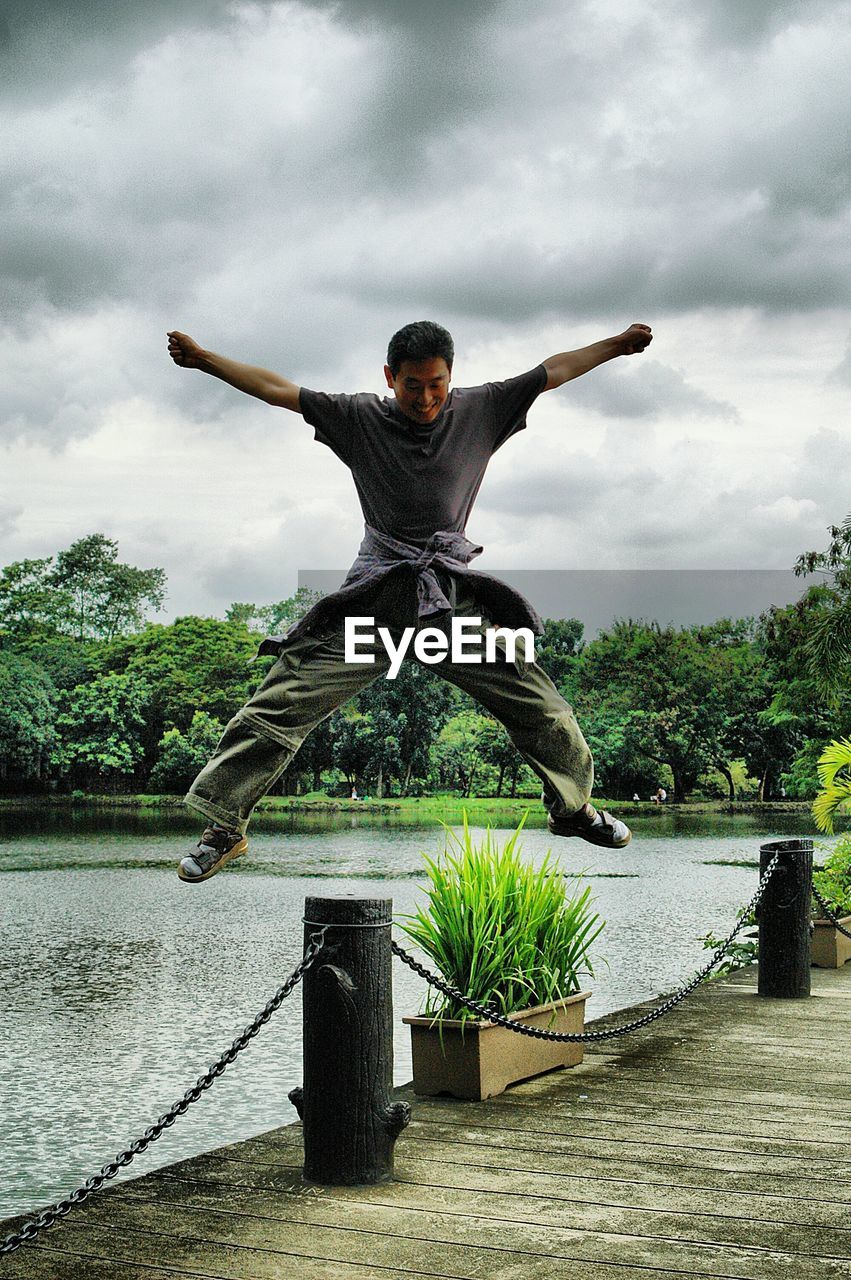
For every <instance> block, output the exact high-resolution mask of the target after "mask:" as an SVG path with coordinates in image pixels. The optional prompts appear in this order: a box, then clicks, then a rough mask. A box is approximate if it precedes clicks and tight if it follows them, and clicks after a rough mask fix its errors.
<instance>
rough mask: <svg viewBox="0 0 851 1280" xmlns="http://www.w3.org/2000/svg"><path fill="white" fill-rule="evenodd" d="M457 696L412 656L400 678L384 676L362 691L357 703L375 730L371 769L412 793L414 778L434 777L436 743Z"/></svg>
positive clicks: (401, 789)
mask: <svg viewBox="0 0 851 1280" xmlns="http://www.w3.org/2000/svg"><path fill="white" fill-rule="evenodd" d="M457 701H458V698H457V694H456V691H455V690H454V688H453V687H452V686H451V685H450V684H448V683H447V681H445V680H442V679H441V678H440V677H439V676H438V675H436V674H435V673H434V672H432V671H428V670H427V669H426V668H425V667H423V666H421V665H420V664H419V663H418V662H410V661H409V662H403V663H402V666H401V668H400V670H399V674H398V675H397V677H396V679H395V680H385V679H378V680H375V681H374V682H373V683H372V684H371V685H368V686H367V688H366V689H362V690H361V692H360V693H359V694H358V696H357V700H356V703H355V705H356V706H357V709H358V710H359V711H362V712H363V713H364V714H366V715H369V716H370V718H371V722H372V724H373V726H374V729H375V734H376V742H375V747H374V753H373V760H372V762H371V773H372V776H373V777H375V778H376V779H378V778H379V777H380V779H381V784H382V787H383V786H384V785H385V784H386V783H387V781H388V780H389V779H391V778H395V779H396V781H397V784H398V787H399V791H400V792H401V794H402V795H407V794H408V793H409V791H410V790H411V784H412V781H413V780H414V779H425V778H426V777H427V776H428V771H429V760H430V751H431V746H432V743H433V742H434V741H435V739H436V737H437V734H438V733H439V732H440V729H441V727H442V725H443V724H444V723H445V721H446V719H447V717H448V716H449V714H450V713H451V711H452V709H453V708H454V707H455V706H456V705H457Z"/></svg>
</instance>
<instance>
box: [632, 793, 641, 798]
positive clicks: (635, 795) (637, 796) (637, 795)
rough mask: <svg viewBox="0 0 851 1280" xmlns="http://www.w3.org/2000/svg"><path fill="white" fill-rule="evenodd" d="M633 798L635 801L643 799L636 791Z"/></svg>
mask: <svg viewBox="0 0 851 1280" xmlns="http://www.w3.org/2000/svg"><path fill="white" fill-rule="evenodd" d="M632 798H633V800H640V799H641V796H640V795H639V794H638V792H637V791H634V792H633V793H632Z"/></svg>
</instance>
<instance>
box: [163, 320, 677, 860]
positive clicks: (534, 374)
mask: <svg viewBox="0 0 851 1280" xmlns="http://www.w3.org/2000/svg"><path fill="white" fill-rule="evenodd" d="M168 339H169V342H168V350H169V355H170V356H171V358H172V360H174V362H175V364H177V365H180V366H181V368H184V369H200V370H201V371H202V372H204V373H209V374H212V375H213V376H214V377H217V378H221V379H222V380H223V381H224V382H227V383H229V384H230V385H231V386H232V387H236V389H237V390H238V391H244V392H245V393H246V394H247V395H250V396H256V397H257V398H258V399H259V400H265V401H266V403H267V404H270V405H274V406H276V407H278V408H282V409H290V410H291V411H292V412H293V413H299V414H301V415H302V417H303V418H304V419H305V421H306V422H307V423H308V424H309V425H310V426H312V427H313V429H314V433H315V438H316V439H317V440H319V441H320V442H321V443H322V444H325V445H327V446H328V447H329V448H330V449H331V450H333V452H334V453H336V455H337V456H338V458H340V459H341V460H342V461H343V462H344V463H345V464H346V466H348V467H349V469H350V470H351V472H352V477H353V479H354V482H355V486H356V488H357V492H358V497H359V499H360V504H361V508H362V510H363V515H364V521H365V531H364V539H363V542H362V543H361V547H360V551H359V552H358V556H357V559H356V560H355V562H354V564H353V565H352V567H351V569H350V570H349V573H348V575H347V577H346V579H345V581H344V582H343V584H342V586H341V588H340V590H339V591H337V592H335V593H334V594H333V595H330V596H327V597H325V598H324V599H322V600H320V601H319V603H318V604H316V605H314V607H313V608H312V609H311V610H310V611H309V612H308V613H307V614H306V615H305V616H304V617H303V618H301V619H300V620H299V622H297V623H296V624H295V625H294V626H292V627H290V629H289V631H288V632H287V634H286V635H285V636H274V637H271V638H270V639H268V640H265V641H264V642H263V645H262V646H261V652H263V653H275V654H276V655H277V658H278V661H277V662H276V663H275V665H274V667H272V669H271V671H270V672H269V674H268V675H267V676H266V679H265V680H264V681H263V683H262V684H261V685H260V687H259V688H258V689H257V691H256V693H254V694H253V695H252V697H251V698H250V699H249V700H248V702H247V703H246V704H245V706H244V707H243V708H242V710H241V711H239V712H237V714H236V715H235V716H234V718H233V719H232V720H231V721H230V723H229V724H228V725H227V727H226V729H225V731H224V733H223V734H222V737H221V739H220V741H219V743H218V745H217V747H216V750H215V752H214V754H213V756H212V757H211V759H210V761H209V763H208V764H207V765H205V767H204V768H203V769H202V771H201V773H200V774H199V775H198V777H197V778H196V779H195V781H194V782H193V784H192V786H191V788H190V790H189V794H188V795H187V797H186V802H187V804H188V805H189V806H190V807H192V808H194V809H195V810H197V811H198V812H200V813H201V814H203V815H204V817H205V818H206V819H207V823H208V825H207V827H206V828H205V830H204V832H203V834H202V836H201V839H200V841H199V843H198V846H197V848H196V850H195V852H194V853H193V854H192V855H191V856H189V857H186V858H183V860H182V861H181V863H180V866H179V868H178V875H179V876H180V878H181V879H182V880H185V881H187V882H189V883H200V882H201V881H203V880H208V879H209V878H210V876H213V875H215V874H216V872H217V871H219V870H221V868H222V867H223V866H225V865H226V863H228V862H230V861H232V860H233V859H234V858H237V857H239V856H240V855H241V854H243V853H245V851H246V849H247V847H248V844H247V840H246V837H245V832H246V828H247V826H248V821H249V818H250V816H251V811H252V809H253V808H254V806H255V804H256V803H257V801H258V800H259V799H260V798H261V797H262V796H264V795H265V794H266V793H267V792H268V791H269V789H270V788H271V787H272V785H273V783H274V782H275V780H276V779H277V778H278V777H280V775H281V774H282V773H283V771H284V769H285V768H286V767H287V765H288V764H289V763H290V761H291V760H292V758H293V756H294V755H295V753H296V751H298V749H299V747H300V746H301V744H302V742H303V741H304V739H305V738H306V737H307V735H308V733H309V732H310V731H311V729H313V728H315V727H316V725H318V724H319V723H320V721H322V720H324V719H325V717H326V716H328V715H330V714H331V712H332V711H334V710H336V708H337V707H339V706H340V705H341V704H342V703H343V702H346V701H347V700H348V699H349V698H351V697H353V696H354V695H355V694H356V693H357V692H358V690H360V689H362V688H364V687H365V686H366V685H368V684H370V683H371V682H372V681H373V680H375V679H376V678H378V677H379V676H381V675H384V674H386V672H387V671H388V668H389V666H390V658H389V656H388V653H387V652H386V650H382V649H380V648H379V647H375V649H374V651H373V652H372V653H371V654H369V652H368V651H367V655H366V661H364V659H363V657H362V658H361V661H359V662H352V661H346V650H345V642H344V632H345V619H346V617H347V616H352V615H357V616H358V617H361V618H363V617H370V618H374V619H375V623H376V626H378V627H382V626H383V627H384V628H386V633H387V634H389V635H390V636H392V637H393V639H394V643H395V644H396V645H397V646H398V643H399V641H400V638H401V636H402V633H403V632H404V631H405V629H406V628H410V627H415V628H418V629H421V628H423V627H424V626H426V625H431V626H432V627H433V626H434V624H435V622H437V623H438V624H441V625H442V626H446V625H447V623H448V621H449V620H450V619H452V618H459V619H461V618H466V619H470V620H472V619H476V622H475V623H473V622H472V621H470V622H469V623H468V624H467V625H468V626H469V627H474V628H479V627H481V629H482V631H485V630H487V629H488V628H491V627H494V626H499V627H517V626H526V627H531V629H532V630H533V631H535V632H536V633H537V634H539V635H540V634H541V632H542V631H543V626H542V623H541V620H540V618H539V617H538V615H537V613H536V612H535V610H534V609H533V608H532V606H531V605H530V604H529V603H528V601H526V600H524V599H523V597H522V596H521V595H519V594H518V593H517V592H516V591H514V590H513V588H511V587H509V586H507V585H506V584H505V583H503V582H500V581H499V580H498V579H497V578H493V577H491V576H490V575H488V574H484V573H477V572H475V571H474V570H471V569H470V568H469V567H468V565H469V562H470V560H472V559H473V557H474V556H477V555H479V553H480V552H481V550H482V548H481V547H478V546H476V545H475V544H474V543H472V542H469V541H468V540H467V538H466V537H465V530H466V527H467V520H468V518H469V516H470V512H471V510H472V507H473V503H474V501H475V499H476V495H477V493H478V491H479V486H480V485H481V483H482V479H483V477H484V474H485V470H486V468H487V465H488V462H489V461H490V458H491V456H492V455H493V454H494V453H495V452H496V450H497V449H499V448H500V446H501V445H503V444H504V443H505V441H506V440H508V438H509V437H510V436H513V435H514V434H515V433H516V432H518V431H521V430H522V429H523V428H524V427H525V426H526V414H527V412H528V410H529V408H530V407H531V405H532V404H533V402H534V401H535V400H536V399H537V397H538V396H539V395H540V394H541V392H543V391H552V390H554V389H555V388H556V387H560V386H562V384H563V383H565V382H570V381H571V379H573V378H578V377H579V376H580V375H581V374H583V373H587V372H588V371H589V370H590V369H594V368H596V366H597V365H599V364H603V363H604V362H605V361H606V360H611V359H613V358H614V357H615V356H621V355H631V354H633V353H635V352H640V351H643V350H644V348H645V347H646V346H647V345H648V343H649V342H650V341H651V340H652V334H651V331H650V329H649V327H648V326H647V325H644V324H633V325H630V327H629V328H628V329H626V330H625V331H624V332H623V333H621V334H618V336H617V337H614V338H606V339H604V340H603V341H602V342H595V343H593V344H592V345H591V346H590V347H582V348H581V349H580V350H577V351H564V352H562V353H561V354H560V355H555V356H550V357H549V358H548V359H547V360H544V361H543V363H542V364H539V365H537V366H536V367H535V368H534V369H531V370H530V371H529V372H528V373H523V374H520V375H519V377H516V378H509V379H508V380H507V381H505V382H488V383H485V384H484V385H483V386H480V387H456V388H453V389H451V390H450V385H449V384H450V379H451V377H452V363H453V359H454V346H453V343H452V338H451V336H450V334H449V333H447V331H446V330H445V329H443V328H441V326H440V325H437V324H433V323H432V322H431V321H419V322H417V323H415V324H409V325H406V326H405V327H404V328H403V329H400V330H399V332H398V333H396V334H394V336H393V337H392V338H391V340H390V346H389V348H388V351H387V364H386V365H385V366H384V376H385V379H386V381H387V386H388V387H389V388H390V390H391V391H392V392H393V393H394V394H393V398H390V397H387V396H385V397H384V398H383V399H380V398H379V397H378V396H376V395H371V394H366V393H361V394H358V395H326V394H324V393H322V392H319V391H309V390H308V389H307V388H306V387H298V386H296V384H295V383H294V382H290V381H289V380H288V379H287V378H283V377H281V376H280V374H277V373H271V372H270V371H269V370H268V369H259V368H256V367H255V366H253V365H246V364H240V363H238V362H237V361H235V360H228V359H226V358H225V357H224V356H219V355H215V354H214V353H213V352H211V351H206V350H204V349H203V348H202V347H200V346H199V345H198V343H197V342H195V341H194V340H193V339H192V338H190V337H188V336H187V335H186V334H185V333H178V332H176V331H175V332H172V333H169V335H168ZM438 670H439V671H440V674H441V675H442V676H444V677H445V679H447V680H450V681H451V682H452V683H453V684H455V685H457V686H458V688H459V689H462V690H464V691H465V692H466V693H469V694H471V695H472V696H473V697H474V698H475V699H476V700H477V701H478V702H480V703H481V704H482V705H483V706H484V707H485V709H486V710H487V711H489V712H490V713H491V715H493V716H495V717H496V719H498V720H499V721H500V722H501V723H502V724H503V725H504V726H505V728H506V730H507V731H508V734H509V736H510V738H511V740H512V742H513V743H514V745H515V746H516V748H517V750H518V751H519V752H520V754H521V756H522V757H523V759H524V760H526V762H527V763H528V764H529V765H530V766H531V767H532V769H534V771H535V773H537V774H538V776H539V777H540V778H541V779H542V781H543V784H544V787H543V802H544V805H545V806H546V808H547V811H548V826H549V829H550V831H551V832H552V833H553V834H554V835H561V836H578V837H580V838H581V839H583V840H588V841H590V842H591V843H592V844H597V845H602V846H604V847H605V848H609V849H621V848H623V846H624V845H626V844H627V843H628V842H629V840H630V831H629V828H628V827H627V826H626V824H625V823H623V822H621V821H620V820H619V819H617V818H613V817H612V815H611V814H610V813H607V812H605V811H600V812H598V811H597V810H596V809H595V808H594V807H593V805H591V804H590V803H589V796H590V794H591V787H592V782H593V776H594V766H593V761H592V759H591V753H590V751H589V750H588V746H587V743H586V742H585V739H584V738H583V736H582V734H581V732H580V730H579V726H578V725H577V723H576V720H575V718H574V715H573V711H572V710H571V708H570V707H569V706H568V704H567V703H566V702H565V700H564V698H562V696H561V695H560V694H559V692H558V690H557V689H556V688H555V686H554V685H553V683H552V681H551V680H550V679H549V677H548V676H547V675H545V673H544V672H543V671H542V670H541V668H540V667H538V666H537V665H536V664H535V663H534V662H524V661H522V660H521V659H520V658H519V657H517V656H515V655H511V656H509V654H508V652H507V651H506V650H505V647H504V646H503V647H502V649H501V651H500V652H498V653H497V654H496V655H495V657H493V660H487V661H471V660H470V659H468V660H467V661H466V662H465V661H456V660H454V658H452V657H450V656H449V655H448V654H447V656H446V657H445V659H444V660H443V661H442V662H441V663H440V665H439V667H438Z"/></svg>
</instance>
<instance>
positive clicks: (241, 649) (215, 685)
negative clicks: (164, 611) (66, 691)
mask: <svg viewBox="0 0 851 1280" xmlns="http://www.w3.org/2000/svg"><path fill="white" fill-rule="evenodd" d="M256 653H257V637H256V636H254V635H252V634H251V632H250V631H249V630H248V628H247V627H246V626H245V624H244V623H227V622H223V621H222V620H221V618H197V617H193V616H189V617H185V618H178V619H177V620H176V621H175V622H173V623H172V624H171V625H170V626H164V625H163V624H161V623H149V624H148V626H147V627H145V629H144V630H143V631H139V632H136V633H135V634H134V635H129V636H120V637H119V638H118V639H116V640H114V641H113V642H112V643H111V644H109V645H105V646H103V647H102V649H101V652H100V655H99V669H100V671H102V672H108V671H114V672H126V673H127V674H128V675H132V676H134V677H138V678H141V679H142V680H144V681H145V683H146V684H147V685H148V686H149V688H150V690H151V697H150V700H149V702H148V704H147V707H146V712H145V715H146V726H145V732H144V746H145V758H146V760H147V762H148V765H149V767H152V766H153V765H154V763H155V762H156V760H157V757H158V755H159V743H160V739H161V738H162V736H163V734H164V733H165V732H166V730H168V729H179V730H180V731H181V733H183V734H184V735H185V734H187V733H188V732H189V727H190V725H191V724H192V717H193V716H194V714H195V712H196V711H204V712H206V713H207V714H208V715H209V716H212V717H213V718H214V719H216V720H219V721H221V722H222V723H225V722H227V721H228V720H230V718H231V716H233V715H234V714H235V713H236V712H237V711H238V710H239V708H240V707H241V706H242V704H243V703H244V702H245V701H246V700H247V698H248V697H249V696H250V695H251V693H252V692H253V691H254V689H255V687H256V686H257V684H258V683H259V682H260V680H261V679H262V678H263V676H264V674H265V673H266V671H268V669H269V667H270V665H271V660H270V659H267V658H264V659H261V660H259V661H257V662H254V661H253V659H254V657H255V655H256Z"/></svg>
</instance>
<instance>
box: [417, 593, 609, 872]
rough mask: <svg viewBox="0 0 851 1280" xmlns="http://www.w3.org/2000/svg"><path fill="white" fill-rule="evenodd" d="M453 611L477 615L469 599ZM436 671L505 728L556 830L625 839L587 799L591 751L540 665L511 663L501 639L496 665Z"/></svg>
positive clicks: (599, 840)
mask: <svg viewBox="0 0 851 1280" xmlns="http://www.w3.org/2000/svg"><path fill="white" fill-rule="evenodd" d="M455 612H456V616H462V615H465V616H477V614H476V606H475V605H474V603H473V602H471V601H470V600H468V599H465V598H463V597H462V598H461V599H459V601H458V602H457V605H456V610H455ZM482 625H483V630H484V629H485V628H486V627H488V626H490V625H491V624H490V622H489V621H488V620H487V619H483V623H482ZM520 650H521V653H522V646H520ZM436 669H437V671H438V672H439V674H440V675H442V676H444V677H445V679H447V680H449V681H451V682H452V683H453V684H455V685H457V686H458V688H459V689H463V690H464V692H465V693H469V694H470V696H471V697H473V698H475V699H476V701H477V702H480V703H481V704H482V706H483V707H484V708H485V709H486V710H487V711H489V712H490V713H491V715H493V716H495V717H496V719H497V720H499V721H501V723H502V724H503V725H504V726H505V728H506V730H507V732H508V736H509V737H510V738H511V741H512V742H513V743H514V745H515V746H516V748H517V750H518V751H519V753H520V755H521V756H522V757H523V759H524V760H525V761H526V762H527V764H529V765H530V767H531V768H532V769H533V770H534V771H535V773H536V774H537V775H538V777H539V778H540V779H541V780H542V782H543V784H544V788H543V801H544V805H545V806H546V808H547V810H548V812H549V822H548V825H549V828H550V830H551V831H552V832H553V834H554V835H565V836H579V837H581V838H582V839H585V840H589V841H590V842H591V843H593V844H600V845H602V846H604V847H607V848H622V847H623V846H624V845H625V844H627V843H628V841H629V839H630V832H629V829H628V827H627V826H626V825H625V824H624V823H623V822H620V821H619V820H618V819H615V818H612V816H611V814H607V813H605V812H603V813H598V812H597V811H596V810H595V809H594V808H593V806H592V805H591V804H589V797H590V795H591V789H592V786H593V782H594V761H593V759H592V756H591V752H590V750H589V748H588V744H587V743H586V741H585V739H584V737H583V736H582V731H581V730H580V728H579V725H578V724H577V722H576V717H575V716H574V714H573V709H572V707H571V706H570V705H569V704H568V703H567V702H566V701H565V699H564V698H563V697H562V696H561V694H560V693H559V691H558V690H557V689H556V687H555V685H554V684H553V682H552V680H550V678H549V676H548V675H547V674H546V672H544V671H543V670H542V669H541V668H540V667H539V666H538V665H537V663H534V662H529V663H527V662H525V661H524V660H523V659H522V656H518V657H516V659H515V660H514V661H508V660H507V659H506V655H505V646H504V644H503V643H502V641H501V640H499V641H498V642H497V660H496V661H495V662H490V663H489V662H485V661H484V660H483V661H482V662H481V663H470V664H466V663H464V664H456V663H452V662H450V661H446V662H443V663H442V664H441V665H440V666H439V667H437V668H436Z"/></svg>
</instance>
